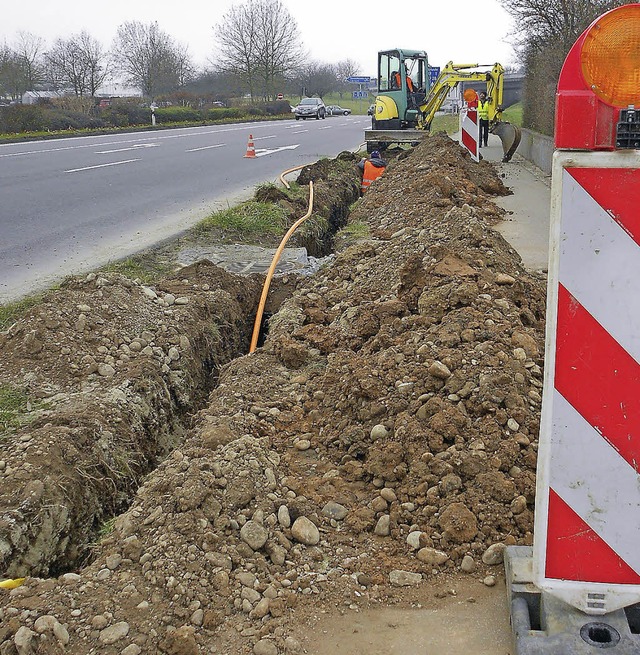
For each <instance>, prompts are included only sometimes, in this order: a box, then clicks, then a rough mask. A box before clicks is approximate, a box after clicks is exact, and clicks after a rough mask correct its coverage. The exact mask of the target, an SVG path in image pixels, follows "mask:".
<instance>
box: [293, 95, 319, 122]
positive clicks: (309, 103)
mask: <svg viewBox="0 0 640 655" xmlns="http://www.w3.org/2000/svg"><path fill="white" fill-rule="evenodd" d="M293 113H294V114H295V116H296V120H297V121H299V120H300V119H301V118H302V120H305V119H307V118H315V119H317V120H320V119H321V118H324V117H325V116H326V115H327V108H326V107H325V106H324V102H322V99H321V98H303V99H302V100H301V101H300V102H299V103H298V106H297V107H296V108H295V111H294V112H293Z"/></svg>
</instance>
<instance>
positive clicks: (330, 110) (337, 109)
mask: <svg viewBox="0 0 640 655" xmlns="http://www.w3.org/2000/svg"><path fill="white" fill-rule="evenodd" d="M350 113H351V109H345V108H344V107H341V106H340V105H327V114H328V115H329V116H348V115H349V114H350Z"/></svg>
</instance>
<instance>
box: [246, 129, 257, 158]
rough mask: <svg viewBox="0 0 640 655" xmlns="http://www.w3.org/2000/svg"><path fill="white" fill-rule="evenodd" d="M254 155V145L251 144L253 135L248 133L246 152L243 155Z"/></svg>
mask: <svg viewBox="0 0 640 655" xmlns="http://www.w3.org/2000/svg"><path fill="white" fill-rule="evenodd" d="M255 156H256V147H255V146H254V145H253V135H252V134H250V135H249V143H247V154H246V155H245V157H249V158H250V159H253V158H254V157H255Z"/></svg>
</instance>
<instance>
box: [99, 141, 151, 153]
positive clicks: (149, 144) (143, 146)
mask: <svg viewBox="0 0 640 655" xmlns="http://www.w3.org/2000/svg"><path fill="white" fill-rule="evenodd" d="M158 145H159V144H158V143H136V144H135V145H133V146H129V147H128V148H116V149H115V150H96V155H110V154H111V153H112V152H126V151H127V150H137V149H138V148H157V147H158Z"/></svg>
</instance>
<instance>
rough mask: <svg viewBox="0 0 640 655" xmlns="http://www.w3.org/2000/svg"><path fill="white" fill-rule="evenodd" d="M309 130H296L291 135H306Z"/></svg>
mask: <svg viewBox="0 0 640 655" xmlns="http://www.w3.org/2000/svg"><path fill="white" fill-rule="evenodd" d="M308 131H309V130H296V131H295V132H291V134H304V133H305V132H308Z"/></svg>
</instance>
